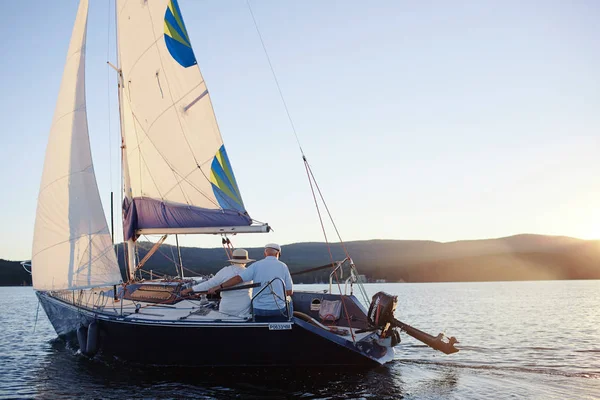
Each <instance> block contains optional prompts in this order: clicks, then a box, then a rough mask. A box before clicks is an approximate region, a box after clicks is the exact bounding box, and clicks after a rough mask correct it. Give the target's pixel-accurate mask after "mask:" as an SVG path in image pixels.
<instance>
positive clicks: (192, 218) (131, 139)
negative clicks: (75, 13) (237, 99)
mask: <svg viewBox="0 0 600 400" xmlns="http://www.w3.org/2000/svg"><path fill="white" fill-rule="evenodd" d="M116 7H117V28H118V35H117V36H118V38H117V42H118V49H119V68H120V71H121V74H122V80H121V84H122V88H121V101H120V103H121V122H122V124H121V128H122V136H123V141H124V144H125V149H126V157H125V158H126V159H127V164H128V165H125V166H124V169H125V170H128V172H129V180H130V185H129V186H130V187H126V188H125V193H126V196H127V197H128V200H130V201H131V200H134V201H135V202H136V207H137V211H136V213H135V215H133V216H131V215H129V216H128V217H127V216H126V220H127V219H128V218H130V219H134V220H136V221H139V220H142V219H143V220H144V222H143V223H144V224H145V227H156V228H163V229H166V230H168V229H167V228H171V229H170V231H172V228H176V229H183V228H190V227H210V226H227V225H250V223H251V219H250V218H249V217H248V216H247V213H246V210H245V207H244V204H243V201H242V197H241V194H240V191H239V189H238V185H237V183H236V180H235V177H234V175H233V170H232V167H231V164H230V162H229V159H228V157H227V153H226V151H225V147H224V145H223V140H222V138H221V133H220V131H219V127H218V125H217V121H216V118H215V115H214V112H213V107H212V104H211V101H210V95H209V93H208V89H207V86H206V83H205V82H204V79H203V77H202V74H201V73H200V69H199V68H198V65H197V62H196V58H195V55H194V52H193V50H192V48H191V43H190V39H189V36H188V33H187V30H186V28H185V25H184V22H183V18H182V15H181V12H180V10H179V6H178V4H177V1H176V0H152V1H126V0H117V3H116ZM125 172H126V171H125ZM216 211H219V212H216ZM129 214H131V213H129ZM127 224H128V222H127V221H126V225H127ZM131 224H133V225H135V222H131ZM131 224H130V225H131ZM138 228H139V226H136V227H135V228H133V229H138ZM182 231H183V230H182ZM176 232H177V230H175V233H176ZM129 237H130V235H129V234H127V233H126V238H129Z"/></svg>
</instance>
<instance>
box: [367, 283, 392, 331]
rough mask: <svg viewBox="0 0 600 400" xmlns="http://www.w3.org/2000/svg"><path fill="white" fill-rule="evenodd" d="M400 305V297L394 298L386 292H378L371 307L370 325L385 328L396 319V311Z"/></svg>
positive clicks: (369, 314)
mask: <svg viewBox="0 0 600 400" xmlns="http://www.w3.org/2000/svg"><path fill="white" fill-rule="evenodd" d="M397 305H398V296H392V295H391V294H387V293H385V292H377V293H375V295H373V298H372V300H371V305H370V306H369V313H368V315H367V316H368V317H369V323H370V324H371V325H373V326H376V327H378V328H383V327H385V325H386V324H388V323H390V322H392V320H393V319H394V311H396V306H397Z"/></svg>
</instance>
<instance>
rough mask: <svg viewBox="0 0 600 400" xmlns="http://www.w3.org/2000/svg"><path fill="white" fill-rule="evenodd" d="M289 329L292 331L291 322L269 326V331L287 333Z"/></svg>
mask: <svg viewBox="0 0 600 400" xmlns="http://www.w3.org/2000/svg"><path fill="white" fill-rule="evenodd" d="M290 329H292V323H291V322H278V323H273V324H269V330H270V331H287V330H290Z"/></svg>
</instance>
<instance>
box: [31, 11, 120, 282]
mask: <svg viewBox="0 0 600 400" xmlns="http://www.w3.org/2000/svg"><path fill="white" fill-rule="evenodd" d="M87 12H88V1H87V0H82V1H81V2H80V5H79V9H78V11H77V17H76V20H75V25H74V27H73V33H72V36H71V42H70V44H69V51H68V53H67V59H66V63H65V68H64V72H63V78H62V82H61V87H60V91H59V95H58V100H57V103H56V109H55V112H54V119H53V122H52V125H51V128H50V134H49V138H48V145H47V148H46V158H45V161H44V172H43V175H42V181H41V183H40V191H39V195H38V207H37V212H36V220H35V229H34V240H33V249H32V254H33V255H32V275H33V286H34V288H35V289H37V290H64V289H83V288H89V287H94V286H103V285H112V284H116V283H119V282H120V281H121V273H120V271H119V267H118V264H117V259H116V256H115V252H114V250H113V246H112V241H111V236H110V232H109V230H108V225H107V223H106V218H105V216H104V210H103V208H102V203H101V201H100V194H99V192H98V186H97V183H96V176H95V173H94V166H93V163H92V155H91V150H90V141H89V134H88V126H87V112H86V99H85V43H86V28H87Z"/></svg>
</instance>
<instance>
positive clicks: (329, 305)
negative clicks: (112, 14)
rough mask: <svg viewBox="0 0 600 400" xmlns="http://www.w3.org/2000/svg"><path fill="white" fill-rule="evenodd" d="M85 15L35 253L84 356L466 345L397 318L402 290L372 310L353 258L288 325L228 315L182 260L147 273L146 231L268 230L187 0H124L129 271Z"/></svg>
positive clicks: (368, 362) (54, 131)
mask: <svg viewBox="0 0 600 400" xmlns="http://www.w3.org/2000/svg"><path fill="white" fill-rule="evenodd" d="M87 16H88V0H81V2H80V4H79V8H78V11H77V16H76V20H75V25H74V28H73V32H72V37H71V42H70V45H69V50H68V54H67V59H66V65H65V68H64V73H63V77H62V84H61V87H60V92H59V95H58V101H57V105H56V110H55V113H54V119H53V122H52V127H51V129H50V134H49V139H48V145H47V150H46V158H45V162H44V170H43V175H42V181H41V185H40V191H39V198H38V206H37V214H36V221H35V232H34V240H33V250H32V275H33V286H34V290H35V291H36V295H37V297H38V299H39V302H40V304H41V305H42V307H43V309H44V311H45V312H46V314H47V316H48V318H49V320H50V322H51V324H52V325H53V327H54V329H55V330H56V332H57V334H58V335H59V336H60V337H63V338H65V339H66V340H70V341H73V343H75V345H76V346H78V347H79V348H80V351H81V353H83V354H85V355H87V356H94V355H96V354H98V353H102V354H103V355H109V356H116V357H118V358H120V359H122V360H127V361H132V362H140V363H152V364H159V365H163V364H164V365H205V366H228V365H239V366H242V365H256V366H266V365H268V366H283V365H294V366H314V365H319V366H323V365H346V366H350V365H352V366H359V365H360V366H376V365H381V364H384V363H386V362H388V361H390V360H392V359H393V357H394V346H396V345H397V344H398V343H399V342H400V336H399V331H400V330H402V331H404V332H407V333H408V334H410V335H411V336H414V337H416V338H418V339H419V340H422V341H424V342H425V343H427V344H429V345H430V346H432V347H434V348H439V349H442V351H444V352H447V353H451V352H454V351H457V350H456V349H455V348H454V347H453V344H454V342H452V341H450V342H448V341H446V340H444V341H442V340H441V339H440V337H436V338H434V337H433V336H429V335H427V334H426V333H424V332H421V331H418V330H416V329H415V328H412V327H410V326H408V325H406V324H404V325H403V324H402V323H401V322H400V321H397V320H395V319H394V317H393V314H394V309H395V307H396V303H397V299H396V297H395V296H391V295H388V294H385V293H378V294H377V295H375V296H373V298H372V301H371V304H370V307H369V309H367V308H366V307H365V304H368V298H366V292H364V288H362V286H361V285H360V282H358V280H357V279H356V277H357V276H358V273H357V271H356V267H355V266H354V264H353V262H352V259H351V258H349V257H348V258H346V259H345V260H342V261H335V262H332V263H331V264H329V265H327V266H326V267H327V268H331V270H332V272H331V275H330V289H329V290H328V291H325V292H323V291H322V292H308V291H295V292H294V294H293V296H292V298H291V299H290V300H288V304H286V305H287V311H288V312H287V314H288V315H287V316H285V319H284V320H282V321H280V322H257V321H256V320H255V318H254V317H253V315H252V314H250V315H249V316H236V315H227V314H223V313H221V312H219V311H218V307H216V306H215V305H216V303H217V302H218V299H208V298H206V297H205V296H200V297H198V296H196V295H193V296H186V295H184V294H183V292H184V289H185V288H187V287H189V286H190V284H193V283H194V280H193V279H191V278H185V277H184V276H183V265H181V266H180V267H181V268H180V269H178V271H177V272H178V273H177V275H176V276H173V277H166V278H165V277H163V278H159V279H152V278H147V279H142V278H141V276H140V271H141V267H142V265H143V263H144V261H145V259H146V257H144V259H143V260H140V259H139V257H137V256H136V254H137V251H136V246H137V245H138V243H137V240H138V238H139V237H140V236H141V235H150V234H154V235H156V234H158V235H163V236H162V238H161V240H159V241H158V242H157V243H156V245H155V246H154V247H153V249H152V250H151V252H150V253H149V254H151V253H152V251H154V250H155V249H156V248H158V246H160V244H161V243H162V242H163V241H164V239H165V238H166V237H167V236H168V235H199V234H206V235H220V236H223V240H225V239H226V238H227V237H228V236H227V235H233V234H243V233H268V232H269V231H270V227H269V226H268V225H267V224H264V223H258V222H256V221H254V220H253V219H252V218H251V217H250V215H249V213H248V211H247V210H246V207H245V205H244V202H243V200H242V196H241V193H240V190H239V188H238V185H237V182H236V179H235V176H234V173H233V168H232V164H231V162H230V160H229V157H228V155H227V151H226V148H225V145H224V143H223V139H222V137H221V133H220V131H219V127H218V125H217V121H216V117H215V114H214V111H213V107H212V104H211V100H210V93H209V91H208V89H207V86H206V83H205V81H204V78H203V77H202V74H201V72H200V69H199V67H198V64H197V60H196V57H195V55H194V51H193V49H192V46H191V41H190V37H189V35H188V32H187V30H186V27H185V24H184V19H183V16H182V12H181V9H180V7H179V4H178V2H177V0H152V1H125V0H117V1H116V21H117V22H116V25H117V49H118V63H117V65H116V66H113V67H114V69H115V71H116V73H117V74H118V94H119V96H118V97H119V111H120V126H121V138H122V143H121V159H122V181H123V204H122V207H123V208H122V211H123V237H124V241H125V243H126V246H125V247H126V266H127V276H126V277H125V279H123V276H122V275H121V272H120V270H119V265H118V261H117V255H116V252H115V246H114V244H113V240H112V239H111V231H110V230H109V227H108V224H107V220H106V217H105V215H104V211H103V208H102V204H101V200H100V194H99V189H98V185H97V182H96V177H95V172H94V166H93V162H92V156H91V150H90V141H89V135H88V125H87V115H86V92H85V54H86V30H87ZM344 268H346V270H347V271H350V272H349V274H350V276H349V278H348V279H347V280H346V281H345V282H343V283H344V285H343V286H344V290H343V291H342V289H341V286H340V287H339V291H340V293H333V290H332V285H331V283H332V279H333V277H334V276H335V275H337V274H338V273H341V272H342V271H343V270H344ZM275 284H282V283H281V282H273V281H272V282H268V283H263V286H262V287H261V288H255V295H256V294H257V293H258V292H260V291H261V290H269V289H270V288H271V287H272V285H275ZM354 286H357V287H359V290H360V291H361V293H362V294H364V295H365V299H366V301H367V302H366V303H361V302H360V301H359V300H358V299H357V297H356V296H355V295H354V294H353V287H354ZM233 289H235V288H233ZM290 302H291V304H293V312H292V311H291V310H292V307H291V306H290V305H291V304H290ZM324 310H327V314H325V315H323V311H324ZM411 329H412V330H411ZM199 343H205V344H210V345H206V346H199V345H198V344H199ZM237 343H242V344H241V345H239V346H238V345H236V344H237ZM245 344H251V345H245Z"/></svg>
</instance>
